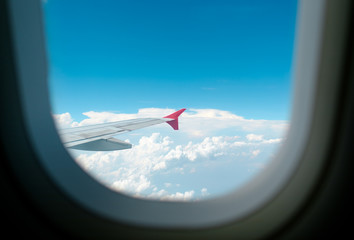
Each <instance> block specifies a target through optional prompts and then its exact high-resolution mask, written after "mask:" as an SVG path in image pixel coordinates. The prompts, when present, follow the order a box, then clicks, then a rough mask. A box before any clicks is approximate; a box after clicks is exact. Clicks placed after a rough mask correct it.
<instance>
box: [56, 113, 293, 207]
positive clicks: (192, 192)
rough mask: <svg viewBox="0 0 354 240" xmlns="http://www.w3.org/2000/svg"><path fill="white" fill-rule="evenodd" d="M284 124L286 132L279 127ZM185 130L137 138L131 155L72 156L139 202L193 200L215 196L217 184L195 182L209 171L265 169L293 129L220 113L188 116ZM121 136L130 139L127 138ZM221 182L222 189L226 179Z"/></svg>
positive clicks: (101, 118)
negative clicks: (140, 199)
mask: <svg viewBox="0 0 354 240" xmlns="http://www.w3.org/2000/svg"><path fill="white" fill-rule="evenodd" d="M173 111H175V110H174V109H158V108H145V109H140V110H139V111H138V112H137V113H135V114H123V113H110V112H94V111H89V112H85V113H83V114H84V115H85V116H86V117H87V118H86V119H84V120H82V121H79V122H78V121H75V120H74V119H73V118H72V117H71V115H70V113H63V114H56V115H54V119H55V120H56V122H57V125H58V126H61V127H62V128H64V127H74V126H84V125H89V124H97V123H103V122H111V121H120V120H127V119H133V118H143V117H159V116H166V115H168V114H170V113H171V112H173ZM278 124H279V125H281V127H276V126H278ZM180 125H181V126H180V131H177V132H174V131H173V130H171V129H170V128H169V126H168V125H167V124H166V126H162V127H161V126H158V127H155V128H152V129H153V131H156V130H157V131H158V132H150V133H148V134H146V135H143V136H141V137H140V136H135V137H137V139H136V141H135V142H133V148H132V149H128V150H122V151H112V152H82V151H75V150H73V151H71V152H72V154H73V156H74V158H75V160H76V162H77V163H78V164H79V165H80V166H81V167H82V168H83V169H85V170H87V171H88V172H89V173H90V174H91V175H92V176H93V177H94V178H96V179H97V180H98V181H100V182H102V183H103V184H105V185H106V186H108V187H109V188H111V189H112V190H115V191H120V192H123V193H125V194H129V195H132V196H135V197H147V198H158V199H161V200H168V201H189V200H197V199H202V198H205V197H211V196H213V191H210V187H209V186H212V185H214V184H215V183H214V181H213V180H212V179H203V180H201V179H195V177H196V176H202V175H203V171H204V170H203V169H204V168H208V167H210V166H219V169H228V168H230V166H231V165H230V164H233V162H239V163H240V165H238V166H240V167H242V166H244V167H245V168H247V170H245V172H247V171H256V170H257V169H261V168H263V167H264V166H265V163H266V162H267V161H268V158H269V156H270V155H271V150H272V149H274V148H275V147H276V146H278V145H279V143H281V142H282V139H283V138H282V134H280V133H283V131H284V129H286V128H287V123H286V122H285V121H269V120H252V119H245V118H243V117H241V116H237V115H235V114H233V113H231V112H228V111H222V110H217V109H191V110H189V111H186V112H185V113H184V114H183V115H182V116H181V118H180ZM280 130H282V131H280ZM171 134H174V135H171ZM168 135H170V136H168ZM122 136H124V138H122ZM172 136H173V137H172ZM269 136H271V137H269ZM274 136H276V137H274ZM120 137H121V139H122V140H125V141H127V140H128V139H125V138H127V136H126V135H121V136H120ZM128 137H133V136H132V135H129V136H128ZM118 138H119V137H118ZM128 141H129V140H128ZM242 164H243V165H242ZM220 166H221V167H220ZM223 166H224V167H223ZM232 166H234V165H232ZM223 171H224V170H223ZM170 176H173V178H169V177H170ZM179 176H183V177H179ZM192 177H193V181H190V182H189V183H188V181H186V179H187V178H191V179H192ZM204 178H205V176H204ZM174 179H175V180H174ZM176 179H177V180H176ZM221 180H222V181H221V183H220V184H221V185H220V186H221V187H222V185H223V184H224V183H225V182H223V181H226V180H223V179H221ZM192 183H193V184H192ZM197 183H199V185H198V184H197ZM191 184H192V185H193V186H194V187H191V186H192V185H191ZM210 184H211V185H210Z"/></svg>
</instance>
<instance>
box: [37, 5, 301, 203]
mask: <svg viewBox="0 0 354 240" xmlns="http://www.w3.org/2000/svg"><path fill="white" fill-rule="evenodd" d="M296 7H297V2H296V1H295V0H291V1H280V0H279V1H255V0H252V1H237V0H233V1H220V0H219V1H183V0H178V1H173V0H171V1H165V0H163V1H162V0H161V1H108V0H107V1H54V0H47V1H43V9H44V13H45V27H46V38H47V51H48V61H49V73H50V74H49V85H50V95H51V103H52V111H53V115H54V119H55V120H56V122H57V126H58V128H59V129H67V128H69V129H74V128H75V127H82V126H89V125H92V124H100V123H107V122H114V121H123V120H129V119H140V118H162V117H164V116H167V115H169V114H171V113H173V112H175V111H177V110H178V109H181V108H186V109H187V110H186V111H185V112H184V113H182V114H181V115H180V117H179V130H178V131H177V130H174V129H172V128H171V126H169V125H168V124H165V123H161V124H157V125H153V126H150V127H146V128H141V129H137V130H134V131H126V129H125V131H122V132H118V133H119V134H118V133H117V135H116V136H113V135H112V134H111V133H112V132H109V131H110V129H109V130H107V129H106V130H105V131H106V132H105V133H104V134H106V135H104V136H103V138H104V139H107V138H111V137H114V138H116V139H119V140H121V141H124V142H126V143H130V144H132V147H131V148H129V149H124V150H117V151H84V150H74V149H71V148H68V150H69V152H70V153H71V154H72V156H73V159H74V160H75V161H76V162H77V163H78V164H79V165H80V166H81V167H82V168H83V169H84V170H86V171H87V172H88V173H89V174H90V175H92V176H93V177H94V178H95V179H97V180H98V181H100V182H101V183H103V184H104V185H106V186H107V187H109V188H111V189H113V190H116V191H119V192H122V193H124V194H128V195H130V196H134V197H142V198H149V199H151V198H152V199H160V200H176V201H181V200H182V201H185V200H191V201H194V200H201V199H206V198H214V197H218V196H222V195H224V194H227V193H228V192H230V191H233V190H235V189H237V188H239V187H240V186H242V184H244V183H245V182H247V181H249V180H250V179H251V178H252V177H253V176H255V174H257V173H258V172H259V171H261V170H262V169H264V168H265V167H266V164H267V163H268V162H269V161H270V160H271V159H272V157H273V156H274V155H275V154H276V151H277V149H278V148H279V146H281V143H282V142H283V141H284V140H285V136H286V131H287V129H288V127H289V121H288V119H289V113H290V108H291V104H290V99H291V96H290V95H291V77H292V58H293V57H292V55H293V45H294V34H295V20H296ZM122 129H124V128H122ZM62 131H63V130H60V131H59V132H60V133H61V132H62ZM65 131H67V130H65ZM84 131H86V132H85V133H84V134H86V135H85V136H86V137H85V138H86V139H89V138H90V137H89V136H93V135H92V134H95V130H92V129H91V127H89V128H88V129H84ZM90 134H91V135H90ZM107 134H108V135H109V134H111V135H109V136H108V137H107ZM81 137H82V135H81ZM99 138H100V137H98V138H95V140H97V139H99ZM91 140H92V139H91ZM91 140H90V141H91Z"/></svg>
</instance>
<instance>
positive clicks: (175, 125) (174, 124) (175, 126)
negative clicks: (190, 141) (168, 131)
mask: <svg viewBox="0 0 354 240" xmlns="http://www.w3.org/2000/svg"><path fill="white" fill-rule="evenodd" d="M185 110H186V108H182V109H180V110H178V111H176V112H174V113H172V114H170V115H167V116H165V117H164V118H171V119H173V120H171V121H168V122H167V123H168V124H169V125H170V126H171V127H172V128H173V129H174V130H178V117H179V115H181V114H182V113H183V112H184V111H185Z"/></svg>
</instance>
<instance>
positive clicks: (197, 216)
mask: <svg viewBox="0 0 354 240" xmlns="http://www.w3.org/2000/svg"><path fill="white" fill-rule="evenodd" d="M349 2H350V1H343V2H341V3H337V4H335V3H334V1H320V0H317V1H302V2H301V4H300V7H299V9H298V15H299V20H298V29H297V41H296V42H297V45H296V52H297V56H296V60H295V65H296V73H295V82H294V101H293V110H292V117H291V121H290V122H291V126H290V129H289V133H288V135H287V140H286V142H285V143H284V145H283V147H282V148H281V149H280V151H279V152H278V154H277V156H276V157H275V159H274V160H273V161H272V162H271V163H270V164H269V166H268V167H267V168H266V169H265V170H264V171H262V172H261V173H260V174H259V175H258V176H256V177H255V178H254V179H252V180H251V181H250V182H249V183H247V184H246V185H244V186H243V187H242V188H241V189H239V190H237V191H235V192H232V193H230V194H228V195H226V196H222V197H219V198H215V199H210V200H205V201H200V202H187V203H184V202H183V203H182V202H159V201H154V200H141V199H135V198H131V197H128V196H125V195H123V194H119V193H117V192H114V191H111V190H109V189H108V188H106V187H104V186H103V185H101V184H100V183H98V182H97V181H96V180H94V179H92V178H91V177H90V176H89V175H88V174H86V173H85V172H84V171H83V170H82V169H81V168H80V167H79V166H77V164H76V163H75V162H74V161H73V160H72V158H71V156H70V155H69V154H68V153H67V151H66V149H65V148H64V146H63V145H62V143H61V141H60V139H59V136H58V134H57V132H56V128H55V125H54V122H53V119H52V116H51V113H50V112H51V111H50V103H49V96H48V87H47V62H46V54H45V41H44V34H43V20H42V17H41V16H42V13H41V6H40V4H41V3H40V1H35V0H33V1H26V2H21V1H9V7H10V14H11V15H10V17H11V18H10V19H11V23H12V24H13V25H12V29H13V35H12V37H13V41H14V49H15V60H16V63H15V65H16V70H17V76H16V77H17V79H16V80H17V84H18V88H19V93H20V104H21V107H22V115H23V118H24V124H25V125H24V128H25V130H26V136H27V138H28V139H29V142H30V145H31V147H32V148H33V151H34V153H35V154H36V160H35V161H38V162H39V168H42V170H43V172H44V174H45V175H46V177H47V178H49V179H50V180H49V181H51V182H52V185H51V187H53V188H57V189H59V191H60V192H61V197H62V198H63V199H65V201H69V202H73V203H74V204H77V205H78V206H80V207H81V208H82V211H87V212H89V213H90V214H93V215H97V216H99V218H102V219H109V220H110V221H112V222H114V223H118V224H119V223H123V224H131V225H133V226H140V227H149V228H154V229H189V230H192V229H204V228H219V229H224V230H225V229H226V230H230V231H231V230H232V231H236V232H237V234H238V236H244V237H245V236H247V237H257V236H259V234H262V233H264V232H271V231H273V230H274V229H275V228H277V227H278V226H279V224H281V223H282V222H283V221H285V220H286V219H289V218H290V217H291V216H293V215H294V214H296V212H297V211H298V210H299V208H301V206H302V205H303V204H304V202H305V201H306V200H307V199H308V198H309V195H310V194H311V192H312V190H313V189H314V188H316V186H317V185H318V184H319V180H320V179H321V175H322V174H323V171H324V169H325V165H326V161H327V159H326V155H327V153H328V152H329V151H331V148H330V147H329V146H330V145H331V141H332V139H331V136H333V135H334V132H333V128H332V126H333V124H334V123H335V121H336V113H337V106H338V103H339V98H340V96H339V94H340V87H341V82H340V81H336V79H339V78H340V74H341V72H340V71H341V62H342V61H343V55H344V54H345V53H344V48H345V44H344V41H345V31H347V29H346V26H347V25H346V21H347V19H348V18H349V16H348V11H345V10H346V8H347V6H348V5H349V4H350V3H349ZM348 9H349V8H348ZM343 13H344V14H343ZM346 14H347V15H346ZM339 15H340V17H338V16H339ZM324 18H326V19H327V21H324ZM333 23H334V24H333ZM338 49H339V50H338ZM29 56H36V57H35V59H33V58H31V57H29ZM284 159H286V161H284ZM13 165H14V168H15V171H16V172H17V173H20V172H23V169H21V166H20V164H19V163H13ZM30 177H33V176H31V175H26V176H25V177H21V178H22V179H21V182H22V183H23V185H24V186H26V188H27V189H28V192H31V191H32V193H31V196H32V198H33V199H34V201H36V202H43V200H41V198H42V197H43V195H44V196H45V193H43V192H45V191H46V190H45V189H38V187H39V186H31V183H30V182H31V181H29V179H30ZM56 203H57V202H56ZM46 204H47V207H46V208H45V209H46V211H50V212H51V213H52V214H54V215H53V216H52V217H55V216H57V215H60V214H61V213H60V212H59V209H60V210H63V209H64V211H66V210H65V207H64V206H62V207H60V208H58V210H55V208H57V206H56V205H54V204H52V203H51V202H47V203H46ZM49 209H50V210H49ZM62 217H63V216H62ZM63 218H65V217H63ZM264 221H267V224H264ZM63 222H65V221H63ZM257 222H258V224H257ZM220 226H223V227H221V228H220ZM250 228H257V229H260V231H249V229H250Z"/></svg>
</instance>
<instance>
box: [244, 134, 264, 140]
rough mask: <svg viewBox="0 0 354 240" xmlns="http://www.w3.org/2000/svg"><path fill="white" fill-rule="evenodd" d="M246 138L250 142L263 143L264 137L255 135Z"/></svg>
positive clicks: (248, 135)
mask: <svg viewBox="0 0 354 240" xmlns="http://www.w3.org/2000/svg"><path fill="white" fill-rule="evenodd" d="M246 138H247V140H248V141H262V140H263V135H256V134H253V133H250V134H247V135H246Z"/></svg>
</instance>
